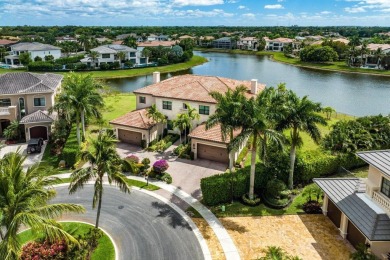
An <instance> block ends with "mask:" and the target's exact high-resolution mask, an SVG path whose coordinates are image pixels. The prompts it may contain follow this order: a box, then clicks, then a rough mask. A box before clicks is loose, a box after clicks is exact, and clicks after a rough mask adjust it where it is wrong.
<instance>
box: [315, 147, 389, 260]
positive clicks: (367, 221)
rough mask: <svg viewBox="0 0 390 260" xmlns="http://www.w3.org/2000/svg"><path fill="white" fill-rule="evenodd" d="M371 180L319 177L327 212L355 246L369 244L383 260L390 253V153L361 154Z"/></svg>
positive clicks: (342, 234)
mask: <svg viewBox="0 0 390 260" xmlns="http://www.w3.org/2000/svg"><path fill="white" fill-rule="evenodd" d="M357 156H358V157H360V158H361V159H362V160H364V161H366V162H367V163H368V164H369V170H368V178H367V179H358V178H319V179H314V182H315V183H317V184H318V186H319V187H320V188H321V189H322V190H323V191H324V193H325V195H324V202H323V208H322V210H323V213H324V215H327V216H328V217H329V219H330V220H331V221H332V222H333V223H334V224H335V225H336V227H338V228H339V230H340V234H341V236H342V237H343V238H345V239H347V240H348V241H349V242H351V244H352V245H353V246H355V247H356V246H357V245H358V244H366V245H369V246H370V248H371V251H372V253H374V254H375V255H376V256H377V257H379V258H380V259H388V258H387V256H386V254H388V253H390V150H382V151H367V152H358V153H357Z"/></svg>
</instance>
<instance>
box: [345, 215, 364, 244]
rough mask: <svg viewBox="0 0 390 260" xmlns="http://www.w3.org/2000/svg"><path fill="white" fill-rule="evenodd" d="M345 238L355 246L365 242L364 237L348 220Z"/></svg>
mask: <svg viewBox="0 0 390 260" xmlns="http://www.w3.org/2000/svg"><path fill="white" fill-rule="evenodd" d="M347 239H348V241H349V242H350V243H351V244H352V245H353V246H354V247H355V248H356V246H357V245H359V244H363V245H364V244H365V243H366V237H365V236H364V235H363V234H362V233H361V232H360V231H359V229H357V228H356V226H355V225H354V224H353V223H352V222H351V221H348V229H347Z"/></svg>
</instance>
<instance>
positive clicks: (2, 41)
mask: <svg viewBox="0 0 390 260" xmlns="http://www.w3.org/2000/svg"><path fill="white" fill-rule="evenodd" d="M14 43H17V41H10V40H6V39H0V45H10V44H14Z"/></svg>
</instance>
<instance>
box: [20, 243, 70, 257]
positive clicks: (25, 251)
mask: <svg viewBox="0 0 390 260" xmlns="http://www.w3.org/2000/svg"><path fill="white" fill-rule="evenodd" d="M67 255H68V245H67V243H66V242H65V241H56V242H53V243H50V242H49V241H47V240H45V241H44V242H42V243H40V242H36V241H32V242H29V243H27V244H25V245H24V246H23V247H22V253H21V255H20V259H21V260H36V259H52V260H60V259H66V257H67Z"/></svg>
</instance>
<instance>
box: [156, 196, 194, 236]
mask: <svg viewBox="0 0 390 260" xmlns="http://www.w3.org/2000/svg"><path fill="white" fill-rule="evenodd" d="M152 207H153V208H155V209H157V210H158V211H159V214H158V215H157V216H156V217H158V218H169V220H168V223H169V225H170V226H171V227H173V228H176V227H181V228H185V229H188V230H192V228H191V226H190V225H189V224H188V223H187V221H186V220H185V219H183V218H182V217H181V216H180V215H179V213H177V212H176V211H175V210H174V209H172V208H171V207H170V206H169V205H167V204H165V203H162V202H156V201H155V202H152Z"/></svg>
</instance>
